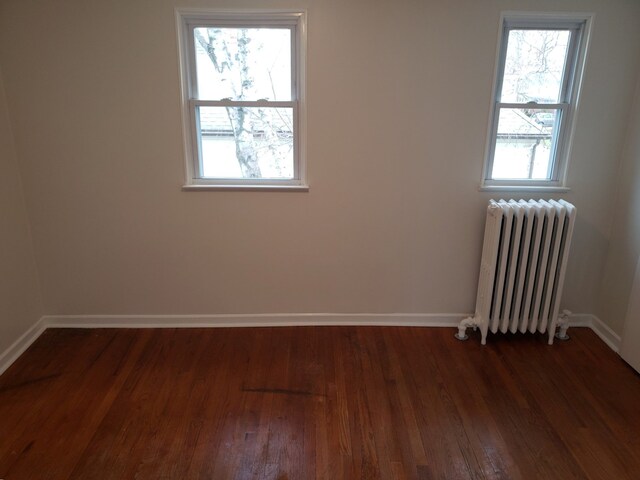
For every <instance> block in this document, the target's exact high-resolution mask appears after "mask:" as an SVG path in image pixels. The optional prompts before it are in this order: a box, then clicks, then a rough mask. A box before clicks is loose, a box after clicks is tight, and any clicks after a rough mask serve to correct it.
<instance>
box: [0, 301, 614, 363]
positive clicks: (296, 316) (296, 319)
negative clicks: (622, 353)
mask: <svg viewBox="0 0 640 480" xmlns="http://www.w3.org/2000/svg"><path fill="white" fill-rule="evenodd" d="M470 315H471V314H468V313H467V314H465V313H282V314H276V313H267V314H235V315H234V314H230V315H45V316H43V317H42V318H40V320H39V321H38V322H37V323H36V324H35V325H33V326H32V327H31V328H30V329H29V330H28V331H27V332H26V333H25V334H24V335H22V336H21V337H20V338H19V339H18V340H16V341H15V342H14V343H13V345H11V346H10V347H9V348H8V349H7V350H6V351H5V352H2V353H0V375H1V374H2V373H3V372H4V371H5V370H6V369H7V368H9V366H10V365H11V364H12V363H13V362H15V361H16V360H17V359H18V357H19V356H20V355H22V353H23V352H24V351H25V350H26V349H27V348H29V346H30V345H31V344H32V343H33V342H34V341H35V340H36V339H37V338H38V337H39V336H40V335H41V334H42V332H44V330H45V329H47V328H221V327H287V326H330V325H335V326H357V325H360V326H396V327H452V328H454V327H457V326H458V323H459V322H460V320H462V319H463V318H465V317H468V316H470ZM569 325H570V326H571V327H588V328H591V329H592V330H593V331H594V332H595V333H596V335H598V336H599V337H600V338H601V339H602V341H603V342H605V343H606V344H607V345H608V346H609V348H611V349H612V350H613V351H614V352H617V351H618V349H619V348H620V337H619V336H618V335H617V334H616V333H615V332H614V331H613V330H611V329H610V328H609V327H608V326H607V325H605V324H604V323H603V322H602V320H600V319H599V318H598V317H596V316H595V315H591V314H588V313H585V314H572V315H571V316H570V320H569Z"/></svg>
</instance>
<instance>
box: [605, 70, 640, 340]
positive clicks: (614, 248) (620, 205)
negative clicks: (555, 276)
mask: <svg viewBox="0 0 640 480" xmlns="http://www.w3.org/2000/svg"><path fill="white" fill-rule="evenodd" d="M614 205H615V211H614V214H613V218H614V221H613V229H612V233H611V241H610V246H609V250H608V256H607V263H606V267H605V271H604V276H603V279H602V289H601V293H600V299H599V300H600V301H599V304H598V306H597V307H598V315H599V316H600V318H601V319H602V320H604V321H605V322H606V323H607V324H609V326H610V327H611V328H612V329H613V330H614V331H615V332H616V333H617V334H619V335H620V334H622V333H623V325H624V319H625V316H626V313H627V308H628V304H629V295H630V293H631V287H632V285H633V279H634V274H635V271H636V264H637V262H638V259H639V255H640V77H638V86H637V88H636V96H635V102H634V108H633V111H632V115H631V116H630V118H629V123H628V136H627V141H626V145H625V149H624V153H623V156H622V163H621V166H620V173H619V178H618V199H617V202H616V203H615V204H614Z"/></svg>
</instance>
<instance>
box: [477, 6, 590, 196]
mask: <svg viewBox="0 0 640 480" xmlns="http://www.w3.org/2000/svg"><path fill="white" fill-rule="evenodd" d="M589 25H590V16H564V15H562V14H560V15H558V14H549V15H545V14H538V15H536V14H513V15H504V16H503V18H502V35H501V38H500V44H499V48H498V60H497V67H496V80H495V86H494V102H493V106H492V114H491V120H490V126H489V141H488V142H487V143H488V145H487V155H486V157H487V158H486V161H485V168H484V177H483V186H484V187H489V188H492V187H519V188H527V187H535V188H540V187H556V188H558V187H559V188H562V187H564V186H565V179H566V170H567V159H568V156H569V149H570V142H571V133H572V122H573V119H574V117H575V114H576V108H577V101H578V92H579V87H580V80H581V73H582V70H583V66H584V59H585V53H586V43H587V36H588V31H589Z"/></svg>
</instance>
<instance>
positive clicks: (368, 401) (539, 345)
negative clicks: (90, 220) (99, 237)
mask: <svg viewBox="0 0 640 480" xmlns="http://www.w3.org/2000/svg"><path fill="white" fill-rule="evenodd" d="M453 333H454V331H453V329H420V328H403V327H291V328H289V327H283V328H247V329H245V328H243V329H160V330H151V329H149V330H135V329H126V330H117V329H113V330H99V329H97V330H73V329H60V330H47V331H46V332H45V333H44V334H43V335H42V336H41V337H40V338H39V339H38V340H37V341H36V342H35V343H34V344H33V345H32V346H31V348H29V350H27V352H25V354H24V355H23V356H22V357H21V358H20V359H18V361H16V362H15V363H14V364H13V365H12V366H11V367H10V368H9V369H8V370H7V371H6V372H5V373H4V374H3V375H2V376H1V377H0V478H4V479H6V480H14V479H17V480H21V479H41V478H48V479H53V480H56V479H83V480H85V479H121V478H137V479H216V480H217V479H270V480H285V479H286V480H291V479H302V480H306V479H313V478H315V479H330V480H340V479H345V480H351V479H367V480H369V479H384V480H386V479H403V480H404V479H407V480H423V479H436V478H437V479H439V478H446V479H454V480H457V479H484V480H498V479H510V480H516V479H524V480H530V479H545V480H549V479H559V480H566V479H587V480H611V479H615V480H632V479H636V478H638V472H640V434H639V433H638V432H640V409H639V408H638V405H640V375H638V374H637V373H636V372H635V371H633V370H632V369H631V368H629V367H628V366H627V365H626V364H625V363H624V362H623V361H622V360H621V359H620V358H619V357H618V356H617V355H616V354H614V353H613V352H612V351H610V350H609V349H608V348H607V347H606V346H605V345H604V344H603V343H602V342H601V341H600V340H599V339H598V338H597V337H596V336H595V334H594V333H593V332H591V331H590V330H587V329H572V330H571V331H570V334H571V336H572V340H570V341H568V342H557V344H556V345H553V346H549V345H547V344H546V339H545V338H544V336H538V335H505V336H499V335H498V336H492V337H490V339H489V342H488V344H487V345H486V346H481V345H479V339H478V338H475V336H472V340H471V341H468V342H459V341H457V340H455V339H454V338H453Z"/></svg>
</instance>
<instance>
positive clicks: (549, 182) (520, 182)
mask: <svg viewBox="0 0 640 480" xmlns="http://www.w3.org/2000/svg"><path fill="white" fill-rule="evenodd" d="M593 18H594V15H593V14H591V13H557V12H554V13H534V12H526V13H525V12H503V13H502V14H501V16H500V35H499V36H498V47H497V54H496V69H495V74H494V80H493V94H492V103H491V111H490V115H489V128H488V134H487V143H486V151H485V161H484V167H483V171H482V182H481V185H480V188H481V190H525V191H526V190H546V191H568V190H569V188H568V187H567V171H568V166H569V157H570V153H571V144H572V139H573V134H574V131H575V118H576V115H577V112H578V104H579V97H580V90H581V85H582V78H583V74H584V68H585V64H586V57H587V46H588V44H589V37H590V32H591V28H592V24H593ZM512 29H516V30H519V29H541V30H545V29H549V30H552V29H562V30H572V31H573V34H572V35H571V41H570V44H569V47H568V48H569V50H568V52H567V61H566V64H565V68H568V69H569V71H568V72H567V73H566V75H564V79H563V84H562V91H561V96H560V102H558V103H535V102H529V103H502V102H501V101H500V94H501V90H502V81H503V77H504V67H505V61H506V55H507V44H508V37H509V31H510V30H512ZM531 106H538V107H541V108H548V109H558V110H559V112H560V113H559V119H558V121H557V124H556V127H555V129H554V130H555V131H554V136H555V137H556V138H557V140H556V143H555V145H554V148H553V150H552V152H551V159H550V161H551V175H550V178H549V179H499V180H497V179H492V178H491V173H492V170H493V158H494V152H495V146H496V140H497V130H498V119H499V117H500V108H509V107H510V108H519V107H520V108H527V107H531Z"/></svg>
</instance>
